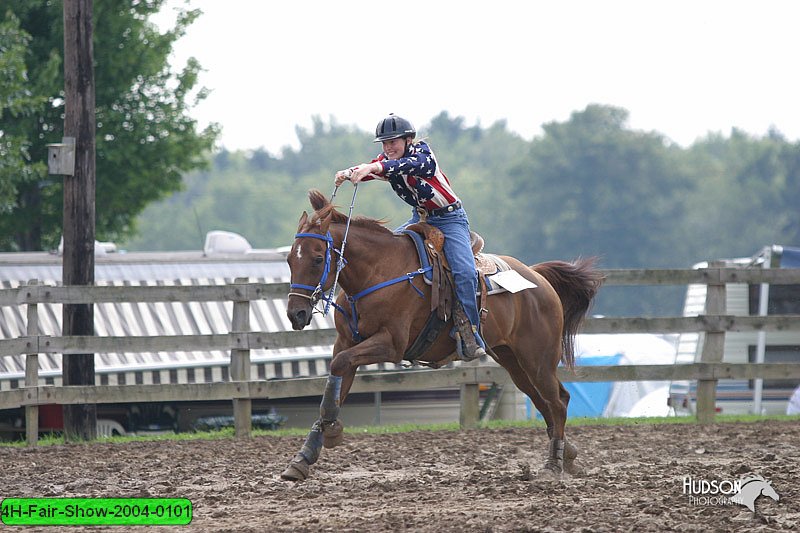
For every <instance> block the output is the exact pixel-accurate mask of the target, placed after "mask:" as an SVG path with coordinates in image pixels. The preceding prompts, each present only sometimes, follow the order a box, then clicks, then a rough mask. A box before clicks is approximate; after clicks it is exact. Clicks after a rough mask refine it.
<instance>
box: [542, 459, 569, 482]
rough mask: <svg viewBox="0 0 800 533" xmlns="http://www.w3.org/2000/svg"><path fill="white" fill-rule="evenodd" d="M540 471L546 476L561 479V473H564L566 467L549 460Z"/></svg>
mask: <svg viewBox="0 0 800 533" xmlns="http://www.w3.org/2000/svg"><path fill="white" fill-rule="evenodd" d="M539 473H540V474H543V475H544V476H546V477H550V478H553V479H559V478H561V475H562V474H563V473H564V469H563V468H562V467H560V466H559V465H558V464H556V463H555V462H553V461H547V462H546V463H545V464H544V466H543V467H542V469H541V470H539Z"/></svg>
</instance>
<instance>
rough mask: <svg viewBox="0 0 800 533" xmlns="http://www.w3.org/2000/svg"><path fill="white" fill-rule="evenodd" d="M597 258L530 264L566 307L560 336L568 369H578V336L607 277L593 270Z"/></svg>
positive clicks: (562, 358)
mask: <svg viewBox="0 0 800 533" xmlns="http://www.w3.org/2000/svg"><path fill="white" fill-rule="evenodd" d="M595 261H596V258H594V257H591V258H588V259H583V258H579V259H576V260H575V261H574V262H572V263H567V262H565V261H547V262H545V263H538V264H536V265H531V266H530V267H529V268H531V269H532V270H534V271H536V272H538V273H539V274H541V275H542V277H544V279H546V280H547V281H548V283H550V285H552V286H553V288H554V289H555V290H556V293H557V294H558V297H559V298H560V299H561V306H562V307H563V308H564V331H563V333H562V334H561V346H562V354H561V360H562V361H563V362H564V365H566V367H567V368H572V367H574V366H575V335H577V333H578V329H579V328H580V326H581V324H582V323H583V319H584V318H585V317H586V313H587V312H588V311H589V307H590V306H591V304H592V300H593V299H594V297H595V295H596V294H597V291H598V290H599V289H600V285H602V283H603V280H604V279H605V276H603V274H601V273H600V272H598V271H597V270H595V269H594V264H595Z"/></svg>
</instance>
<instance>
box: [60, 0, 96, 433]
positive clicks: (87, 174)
mask: <svg viewBox="0 0 800 533" xmlns="http://www.w3.org/2000/svg"><path fill="white" fill-rule="evenodd" d="M93 56H94V52H93V47H92V0H64V92H65V94H66V101H65V105H64V107H65V116H64V136H65V137H68V138H69V137H72V138H74V139H75V173H74V175H72V176H64V225H63V228H62V230H63V233H64V257H63V271H62V280H63V283H64V285H65V286H66V285H94V240H95V219H94V214H95V179H96V178H95V100H94V99H95V96H94V95H95V92H94V67H93V64H92V62H93ZM63 310H64V312H63V331H62V334H63V335H64V336H73V335H89V336H91V335H94V306H93V304H65V305H64V308H63ZM62 376H63V381H64V385H67V386H68V385H94V354H64V355H63V362H62ZM96 435H97V406H96V405H95V404H85V405H80V404H76V405H65V406H64V437H65V439H66V440H67V441H75V440H91V439H94V438H96Z"/></svg>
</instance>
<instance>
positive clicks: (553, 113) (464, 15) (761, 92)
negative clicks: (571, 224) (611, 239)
mask: <svg viewBox="0 0 800 533" xmlns="http://www.w3.org/2000/svg"><path fill="white" fill-rule="evenodd" d="M183 3H184V0H169V3H168V4H167V8H166V10H167V11H171V9H172V7H173V6H177V5H183ZM189 5H190V6H192V7H197V8H200V9H202V11H203V12H204V15H203V16H201V18H200V19H199V20H198V21H197V22H195V23H194V24H193V25H192V26H191V27H190V28H189V29H188V32H187V35H186V36H185V37H184V38H182V39H181V40H180V41H179V42H178V43H177V46H176V49H175V54H174V56H173V64H175V65H183V64H185V62H186V58H187V57H189V56H194V57H196V58H197V59H198V60H199V61H200V63H201V65H202V66H203V68H204V69H205V70H206V71H205V72H204V73H203V74H202V76H201V78H200V84H202V85H203V86H205V87H207V88H209V89H211V90H212V93H211V96H209V98H208V99H207V100H206V101H205V102H204V103H203V104H201V105H200V106H199V107H198V108H196V110H195V111H194V113H193V115H194V116H195V117H196V118H197V119H198V120H199V121H200V123H201V125H205V124H207V123H208V122H210V121H214V122H218V123H220V124H221V125H222V128H223V132H222V138H221V145H222V146H224V147H226V148H227V149H229V150H238V149H255V148H258V147H265V148H266V149H267V150H269V151H271V152H273V153H277V152H278V151H279V150H280V148H281V147H283V146H285V145H292V146H297V137H296V135H295V126H297V125H299V126H302V127H306V128H308V127H310V125H311V119H312V117H313V116H320V117H322V118H323V119H324V120H325V121H327V120H328V119H329V117H331V116H332V117H335V119H336V121H337V122H338V123H339V124H345V125H354V126H357V127H359V128H361V129H363V130H365V131H373V130H374V128H375V125H376V124H377V122H378V121H379V120H380V119H381V118H383V116H385V115H386V114H388V113H390V112H394V113H396V114H399V115H402V116H404V117H406V118H408V119H410V120H411V121H412V122H414V123H415V124H416V125H417V126H418V128H419V127H421V126H424V124H425V123H427V122H429V121H430V119H431V118H433V117H434V116H435V115H437V114H438V113H440V112H441V111H447V112H448V113H450V115H451V116H461V117H464V118H465V119H466V123H467V125H468V126H471V125H474V124H480V125H481V126H484V127H488V126H489V125H491V124H492V123H494V122H495V121H497V120H506V121H507V124H508V127H509V129H511V130H512V131H515V132H517V133H519V134H520V135H522V136H523V137H525V138H526V139H531V138H533V137H534V136H536V135H540V134H541V126H542V124H544V123H547V122H550V121H565V120H567V119H568V118H569V115H570V114H571V113H572V112H574V111H579V110H582V109H584V108H585V107H586V106H587V105H588V104H591V103H599V104H608V105H615V106H619V107H623V108H625V109H627V110H628V111H629V112H630V121H629V126H630V127H632V128H635V129H643V130H656V131H658V132H661V133H663V134H665V135H666V136H667V137H669V138H670V139H672V140H673V141H675V142H678V143H680V144H681V145H684V146H686V145H689V144H691V143H692V142H693V141H694V140H695V139H697V138H698V137H702V136H704V135H705V134H707V133H708V132H709V131H713V132H722V133H724V134H726V135H727V134H729V133H730V130H731V128H732V127H737V128H740V129H743V130H745V131H748V132H750V133H753V134H756V135H763V134H765V133H766V132H767V131H768V129H769V128H770V127H774V128H776V129H777V130H779V131H780V132H782V133H783V134H784V135H785V136H786V137H787V138H789V139H790V140H796V139H798V138H800V103H799V102H798V98H800V69H799V68H798V52H800V30H798V28H799V27H800V2H797V1H792V0H785V1H784V0H780V1H778V0H776V1H771V0H758V1H756V0H751V1H741V0H691V1H687V0H669V1H662V0H658V1H656V0H652V1H650V0H648V1H640V0H630V1H622V0H559V1H546V2H545V1H533V0H494V1H492V2H475V1H471V0H447V1H444V0H438V1H437V0H428V1H413V0H411V1H409V0H407V1H395V2H379V1H374V0H373V1H369V0H339V1H336V2H331V1H318V0H294V1H293V0H288V1H278V2H272V1H264V0H225V1H221V0H191V1H190V2H189ZM423 6H424V7H423ZM168 20H169V18H168V16H166V15H165V16H164V17H159V18H158V19H157V21H158V22H159V23H161V24H164V23H165V22H166V21H168Z"/></svg>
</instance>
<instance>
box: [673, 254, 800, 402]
mask: <svg viewBox="0 0 800 533" xmlns="http://www.w3.org/2000/svg"><path fill="white" fill-rule="evenodd" d="M721 263H722V265H723V266H724V267H731V268H800V248H796V247H789V246H779V245H773V246H767V247H764V248H763V249H761V250H760V251H759V252H758V253H756V254H755V255H753V256H752V257H743V258H736V259H723V260H721ZM708 265H709V263H707V262H701V263H697V264H695V265H694V266H693V268H707V267H708ZM725 288H726V291H725V295H726V297H725V305H726V312H725V313H726V314H728V315H734V316H759V315H760V316H766V315H788V314H792V315H794V314H800V285H798V284H793V285H778V284H766V283H764V284H746V283H728V284H726V287H725ZM705 303H706V285H702V284H690V285H689V286H688V288H687V292H686V298H685V300H684V306H683V315H684V316H698V315H702V314H704V313H705V311H706V310H705ZM703 340H704V334H702V333H684V334H681V335H680V336H679V340H678V344H677V353H676V364H681V363H693V362H699V361H700V355H701V353H702V351H703ZM798 361H800V331H774V332H728V333H726V334H725V345H724V356H723V362H726V363H789V362H792V363H796V362H798ZM798 384H800V383H798V381H797V380H792V379H768V380H762V379H752V380H747V379H739V380H731V379H727V380H719V381H718V383H717V404H716V409H717V412H720V413H722V414H747V413H752V414H783V413H785V412H786V407H787V404H788V401H789V398H790V397H791V395H792V392H793V390H794V389H795V388H796V387H797V386H798ZM696 387H697V382H696V381H676V382H673V383H672V384H671V385H670V405H671V406H672V408H674V410H675V412H676V413H677V414H691V413H694V411H695V400H696V394H695V393H696Z"/></svg>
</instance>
